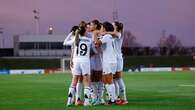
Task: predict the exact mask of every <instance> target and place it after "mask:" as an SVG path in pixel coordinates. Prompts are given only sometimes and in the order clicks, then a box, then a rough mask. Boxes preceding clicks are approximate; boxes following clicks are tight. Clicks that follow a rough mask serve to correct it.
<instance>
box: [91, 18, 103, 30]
mask: <svg viewBox="0 0 195 110" xmlns="http://www.w3.org/2000/svg"><path fill="white" fill-rule="evenodd" d="M92 23H93V24H95V25H96V26H97V27H96V29H97V30H100V29H101V23H100V22H99V21H98V20H97V19H95V20H93V21H92Z"/></svg>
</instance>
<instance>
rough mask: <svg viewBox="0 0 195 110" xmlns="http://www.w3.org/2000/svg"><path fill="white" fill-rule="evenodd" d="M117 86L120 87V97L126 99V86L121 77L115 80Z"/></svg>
mask: <svg viewBox="0 0 195 110" xmlns="http://www.w3.org/2000/svg"><path fill="white" fill-rule="evenodd" d="M117 82H118V85H119V88H120V94H121V95H122V98H123V99H124V100H127V96H126V87H125V83H124V81H123V79H122V78H120V79H118V80H117Z"/></svg>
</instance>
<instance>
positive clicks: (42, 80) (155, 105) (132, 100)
mask: <svg viewBox="0 0 195 110" xmlns="http://www.w3.org/2000/svg"><path fill="white" fill-rule="evenodd" d="M70 80H71V75H67V74H51V75H0V110H84V109H86V108H87V109H88V110H104V109H110V110H194V109H195V87H194V86H195V72H194V73H193V72H177V73H176V72H174V73H169V72H156V73H125V74H124V80H125V83H126V86H127V95H128V100H129V104H128V105H125V106H115V105H114V106H98V107H66V105H65V102H66V98H67V91H68V87H69V84H70ZM182 85H184V86H182ZM185 85H193V86H185Z"/></svg>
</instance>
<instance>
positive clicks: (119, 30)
mask: <svg viewBox="0 0 195 110" xmlns="http://www.w3.org/2000/svg"><path fill="white" fill-rule="evenodd" d="M114 24H115V25H116V30H117V31H118V32H122V31H123V23H120V22H118V21H115V22H114Z"/></svg>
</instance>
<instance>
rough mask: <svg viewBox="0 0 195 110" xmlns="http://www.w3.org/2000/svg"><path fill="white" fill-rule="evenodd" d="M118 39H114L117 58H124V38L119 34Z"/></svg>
mask: <svg viewBox="0 0 195 110" xmlns="http://www.w3.org/2000/svg"><path fill="white" fill-rule="evenodd" d="M117 37H118V38H115V39H114V45H115V46H114V47H115V51H116V55H117V58H122V50H121V48H122V44H123V37H121V33H118V35H117Z"/></svg>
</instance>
